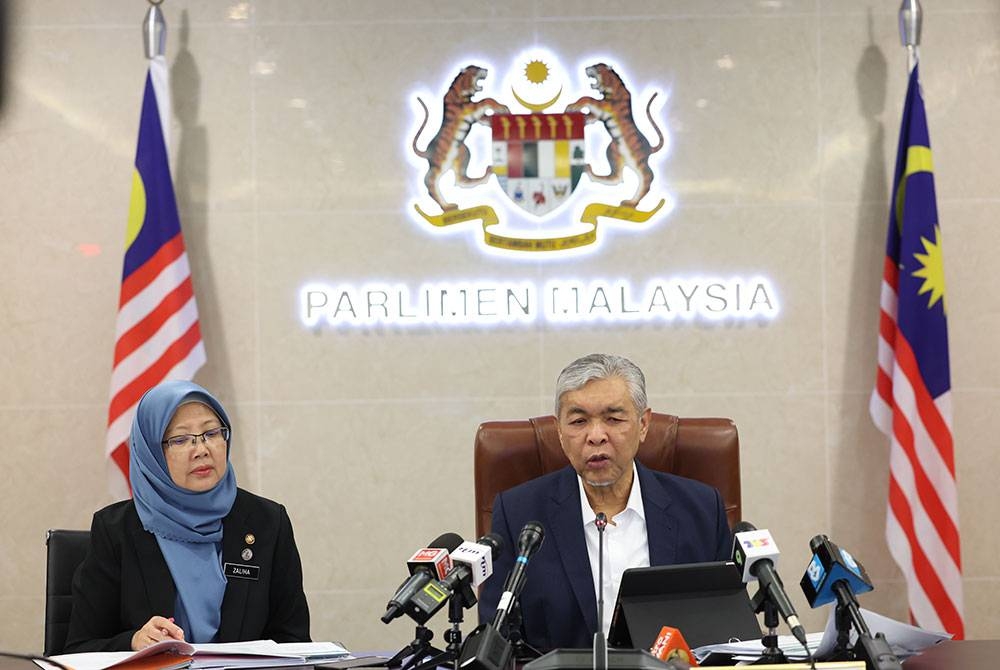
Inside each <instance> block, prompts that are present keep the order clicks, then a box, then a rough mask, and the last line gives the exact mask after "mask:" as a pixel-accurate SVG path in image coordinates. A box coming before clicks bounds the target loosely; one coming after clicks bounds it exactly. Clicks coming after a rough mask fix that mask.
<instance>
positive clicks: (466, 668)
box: [456, 626, 514, 670]
mask: <svg viewBox="0 0 1000 670" xmlns="http://www.w3.org/2000/svg"><path fill="white" fill-rule="evenodd" d="M513 651H514V647H513V645H511V643H510V642H508V641H507V640H506V638H504V637H503V636H502V635H501V634H500V632H499V631H497V629H496V628H493V627H492V626H485V627H482V628H478V629H476V630H474V631H473V632H472V633H471V634H470V635H469V636H468V637H467V638H466V639H465V645H464V646H463V647H462V653H461V654H460V656H459V659H458V663H457V665H456V668H457V669H458V670H507V668H508V667H509V666H510V658H511V655H512V654H513Z"/></svg>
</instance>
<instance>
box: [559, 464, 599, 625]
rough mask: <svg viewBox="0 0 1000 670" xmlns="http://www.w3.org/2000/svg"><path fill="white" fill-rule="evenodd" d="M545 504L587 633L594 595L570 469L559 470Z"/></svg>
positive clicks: (593, 616)
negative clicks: (550, 495) (561, 473)
mask: <svg viewBox="0 0 1000 670" xmlns="http://www.w3.org/2000/svg"><path fill="white" fill-rule="evenodd" d="M563 473H564V474H563V475H562V476H560V477H559V480H558V482H557V485H556V486H555V487H554V488H555V490H554V492H553V494H552V497H551V498H549V502H548V510H547V511H548V517H549V519H551V520H552V524H551V525H552V528H551V530H550V534H551V535H552V540H553V541H554V542H555V543H556V550H557V553H558V555H559V557H560V559H561V560H562V564H563V569H564V570H565V571H566V575H567V577H569V583H570V585H571V586H572V588H573V594H574V595H575V596H576V601H577V603H578V604H579V605H580V611H582V612H583V617H584V619H585V620H586V622H587V626H588V627H589V629H590V630H597V596H596V595H595V594H594V577H593V575H592V573H591V570H590V560H589V557H588V554H587V540H586V538H585V536H584V534H583V518H582V517H581V516H580V487H579V485H578V484H577V481H576V477H577V475H576V472H575V471H574V470H573V469H572V468H566V469H565V470H563Z"/></svg>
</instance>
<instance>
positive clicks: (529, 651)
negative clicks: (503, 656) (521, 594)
mask: <svg viewBox="0 0 1000 670" xmlns="http://www.w3.org/2000/svg"><path fill="white" fill-rule="evenodd" d="M522 622H523V618H522V615H521V602H520V601H517V602H515V603H514V605H513V606H512V607H511V608H510V615H509V616H508V617H507V621H506V622H504V630H503V631H501V633H502V634H503V635H504V636H505V637H506V638H507V640H508V641H509V642H510V644H511V646H512V647H513V648H514V660H515V661H518V662H522V663H523V662H526V661H533V660H535V659H536V658H538V657H539V656H541V655H542V652H540V651H539V650H538V649H536V648H534V647H532V646H531V644H529V643H528V641H527V640H525V639H524V633H523V631H522V630H521V623H522Z"/></svg>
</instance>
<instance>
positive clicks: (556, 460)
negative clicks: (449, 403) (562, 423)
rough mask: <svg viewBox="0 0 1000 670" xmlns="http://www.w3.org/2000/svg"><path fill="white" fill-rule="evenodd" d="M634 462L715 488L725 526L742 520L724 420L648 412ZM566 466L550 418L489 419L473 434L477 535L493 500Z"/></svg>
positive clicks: (732, 433) (729, 429)
mask: <svg viewBox="0 0 1000 670" xmlns="http://www.w3.org/2000/svg"><path fill="white" fill-rule="evenodd" d="M638 458H639V462H641V463H642V464H643V465H645V466H647V467H649V468H652V469H654V470H660V471H663V472H670V473H673V474H675V475H681V476H682V477H688V478H690V479H696V480H698V481H700V482H705V483H706V484H710V485H712V486H714V487H715V488H717V489H719V493H721V494H722V501H723V503H724V504H725V506H726V515H727V516H728V518H729V527H730V528H732V527H733V526H735V525H736V524H737V523H738V522H739V521H740V520H741V509H740V440H739V435H738V434H737V432H736V424H734V423H733V422H732V421H731V420H729V419H688V418H679V417H676V416H673V415H671V414H657V413H656V412H653V415H652V419H651V420H650V424H649V431H648V432H647V433H646V439H645V440H643V441H642V443H641V444H640V445H639V454H638ZM566 465H569V461H568V460H566V456H565V455H564V454H563V451H562V447H561V446H560V445H559V433H558V430H557V427H556V418H555V417H554V416H539V417H535V418H533V419H527V420H524V421H488V422H486V423H483V424H480V426H479V431H478V432H477V433H476V448H475V462H474V466H473V469H474V471H475V489H476V536H477V537H482V536H483V535H484V534H485V533H488V532H489V530H490V520H491V519H492V517H493V499H494V498H495V497H496V495H497V493H500V492H501V491H506V490H507V489H509V488H511V487H513V486H516V485H518V484H520V483H522V482H526V481H528V480H529V479H534V478H535V477H539V476H541V475H544V474H547V473H549V472H553V471H554V470H558V469H559V468H562V467H565V466H566Z"/></svg>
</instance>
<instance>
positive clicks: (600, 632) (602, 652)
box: [594, 512, 608, 670]
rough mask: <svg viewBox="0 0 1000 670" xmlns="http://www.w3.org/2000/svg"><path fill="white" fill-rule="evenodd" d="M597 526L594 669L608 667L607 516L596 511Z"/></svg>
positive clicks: (595, 522)
mask: <svg viewBox="0 0 1000 670" xmlns="http://www.w3.org/2000/svg"><path fill="white" fill-rule="evenodd" d="M594 525H595V526H597V589H598V590H597V632H596V633H594V670H607V669H608V640H607V638H605V637H604V529H605V528H607V527H608V516H607V515H606V514H605V513H604V512H598V513H597V516H596V517H594Z"/></svg>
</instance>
